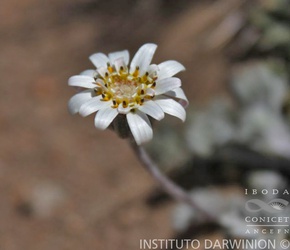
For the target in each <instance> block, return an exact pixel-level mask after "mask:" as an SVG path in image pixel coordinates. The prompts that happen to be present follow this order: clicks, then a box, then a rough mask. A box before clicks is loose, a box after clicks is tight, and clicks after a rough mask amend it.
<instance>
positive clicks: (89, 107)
mask: <svg viewBox="0 0 290 250" xmlns="http://www.w3.org/2000/svg"><path fill="white" fill-rule="evenodd" d="M101 98H102V97H101V96H96V97H93V98H92V99H90V100H89V101H87V102H85V103H84V104H83V105H82V106H81V107H80V110H79V113H80V115H82V116H88V115H90V114H92V113H94V112H96V111H98V110H100V109H103V108H107V107H109V106H110V105H111V101H101Z"/></svg>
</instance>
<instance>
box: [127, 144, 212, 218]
mask: <svg viewBox="0 0 290 250" xmlns="http://www.w3.org/2000/svg"><path fill="white" fill-rule="evenodd" d="M130 143H131V146H132V149H133V150H134V152H135V154H136V156H137V157H138V159H139V160H140V161H141V162H142V164H143V166H144V168H145V169H146V170H147V171H148V172H149V173H150V174H151V175H152V177H153V178H154V179H155V180H156V181H157V182H158V183H159V184H160V185H161V186H162V188H163V189H164V190H165V191H166V192H167V193H168V194H169V195H170V196H172V197H173V198H174V199H175V200H178V201H180V202H184V203H186V204H188V205H189V206H191V207H192V208H193V209H194V210H195V211H197V212H198V213H199V214H200V215H201V216H203V217H204V219H206V220H210V221H214V218H213V216H212V215H210V214H209V213H208V212H207V211H205V210H204V209H203V208H201V207H200V206H199V205H198V204H197V203H196V202H195V201H194V199H193V198H192V197H191V196H190V195H189V194H188V193H187V192H186V191H185V190H183V189H182V188H181V187H179V186H178V185H176V184H175V183H174V182H173V181H171V180H170V179H169V178H167V176H165V175H164V174H163V173H162V172H161V171H160V170H159V168H158V166H157V165H156V164H155V162H154V161H153V160H152V159H151V157H150V156H149V155H148V154H147V152H146V151H145V149H144V148H143V147H142V146H139V145H137V144H136V142H135V141H134V140H133V139H131V140H130Z"/></svg>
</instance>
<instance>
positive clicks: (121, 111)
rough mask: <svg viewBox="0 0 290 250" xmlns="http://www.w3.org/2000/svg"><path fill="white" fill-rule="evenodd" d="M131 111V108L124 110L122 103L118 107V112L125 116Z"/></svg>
mask: <svg viewBox="0 0 290 250" xmlns="http://www.w3.org/2000/svg"><path fill="white" fill-rule="evenodd" d="M130 110H131V108H130V107H126V108H124V107H123V104H122V103H120V104H119V106H118V112H119V113H120V114H124V115H125V114H128V113H129V112H130Z"/></svg>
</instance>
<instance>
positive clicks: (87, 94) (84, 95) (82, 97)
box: [68, 90, 92, 114]
mask: <svg viewBox="0 0 290 250" xmlns="http://www.w3.org/2000/svg"><path fill="white" fill-rule="evenodd" d="M91 98H92V92H91V90H85V91H83V92H80V93H77V94H76V95H74V96H73V97H72V98H71V99H70V100H69V101H68V109H69V112H70V113H71V114H76V113H78V112H79V109H80V107H81V105H82V104H84V103H85V102H87V101H88V100H90V99H91Z"/></svg>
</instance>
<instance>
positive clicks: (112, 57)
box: [109, 50, 130, 65]
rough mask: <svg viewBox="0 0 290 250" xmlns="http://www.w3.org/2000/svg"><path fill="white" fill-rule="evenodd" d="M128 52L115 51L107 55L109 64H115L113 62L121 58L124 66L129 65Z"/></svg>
mask: <svg viewBox="0 0 290 250" xmlns="http://www.w3.org/2000/svg"><path fill="white" fill-rule="evenodd" d="M129 57H130V56H129V51H128V50H122V51H116V52H112V53H109V59H110V62H111V64H115V60H117V59H119V58H123V60H124V62H125V64H126V65H128V64H129Z"/></svg>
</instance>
